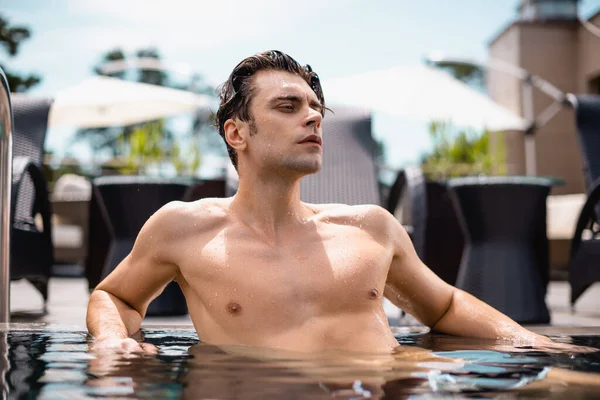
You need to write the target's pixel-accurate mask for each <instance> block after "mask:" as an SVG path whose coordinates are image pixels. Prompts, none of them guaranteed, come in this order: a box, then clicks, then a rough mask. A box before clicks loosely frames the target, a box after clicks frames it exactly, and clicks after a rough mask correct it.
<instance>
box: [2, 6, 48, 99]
mask: <svg viewBox="0 0 600 400" xmlns="http://www.w3.org/2000/svg"><path fill="white" fill-rule="evenodd" d="M30 36H31V32H30V30H29V29H28V28H26V27H24V26H14V25H10V23H9V21H8V20H7V19H6V18H4V17H2V16H0V45H1V46H2V47H3V48H4V50H6V52H7V53H8V55H9V56H10V57H14V56H16V55H17V54H18V52H19V47H20V46H21V44H22V43H23V41H24V40H27V39H29V37H30ZM0 68H2V69H3V70H4V73H5V75H6V79H7V80H8V87H9V88H10V90H11V92H25V91H27V90H28V89H30V88H32V87H33V86H35V85H37V84H38V83H40V82H41V80H42V79H41V78H40V77H39V76H38V75H20V74H18V73H16V72H13V71H9V70H7V69H6V67H4V66H3V65H0Z"/></svg>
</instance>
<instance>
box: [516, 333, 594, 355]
mask: <svg viewBox="0 0 600 400" xmlns="http://www.w3.org/2000/svg"><path fill="white" fill-rule="evenodd" d="M518 347H520V346H518ZM521 348H523V347H521ZM531 348H532V349H534V350H541V351H544V352H547V353H594V352H597V351H600V349H596V348H594V347H586V346H577V345H574V344H570V343H560V342H555V341H554V340H552V339H550V338H549V337H546V336H538V337H537V338H536V340H535V341H534V342H533V344H532V346H531ZM524 349H526V348H524Z"/></svg>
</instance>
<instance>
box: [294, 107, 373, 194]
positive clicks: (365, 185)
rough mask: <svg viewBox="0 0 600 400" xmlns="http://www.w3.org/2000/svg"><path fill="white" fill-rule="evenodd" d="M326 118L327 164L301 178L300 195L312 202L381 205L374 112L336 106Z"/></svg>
mask: <svg viewBox="0 0 600 400" xmlns="http://www.w3.org/2000/svg"><path fill="white" fill-rule="evenodd" d="M334 111H335V114H332V115H327V116H326V117H325V119H324V120H323V167H322V169H321V171H320V172H318V173H316V174H312V175H308V176H306V177H304V178H302V180H301V181H300V193H301V194H300V197H301V199H302V201H306V202H309V203H343V204H349V205H357V204H377V205H381V199H380V195H379V186H378V183H377V168H376V164H375V149H376V144H375V141H374V140H373V137H372V136H371V113H370V111H366V110H359V109H352V108H336V109H335V110H334Z"/></svg>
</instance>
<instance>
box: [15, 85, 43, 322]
mask: <svg viewBox="0 0 600 400" xmlns="http://www.w3.org/2000/svg"><path fill="white" fill-rule="evenodd" d="M11 100H12V108H13V117H14V135H13V138H14V140H13V177H12V179H13V183H12V193H11V198H12V206H11V242H10V243H11V245H10V256H11V261H10V273H11V279H12V280H16V279H22V278H26V279H27V280H28V281H29V282H31V284H33V286H35V288H36V289H37V290H39V292H40V293H41V294H42V297H43V299H44V311H45V306H46V302H47V300H48V279H49V278H50V275H51V269H52V263H53V254H52V251H53V250H52V227H51V224H50V218H51V207H50V201H49V198H48V188H47V185H46V180H45V178H44V174H43V172H42V162H43V155H44V154H43V153H44V151H43V150H44V142H45V139H46V131H47V125H48V113H49V110H50V105H51V104H52V101H51V100H48V99H34V98H31V97H28V96H25V95H18V94H13V95H12V99H11ZM38 214H39V215H40V216H41V221H42V226H41V227H40V226H38V224H36V215H38Z"/></svg>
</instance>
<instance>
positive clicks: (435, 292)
mask: <svg viewBox="0 0 600 400" xmlns="http://www.w3.org/2000/svg"><path fill="white" fill-rule="evenodd" d="M382 212H385V214H386V215H385V219H386V223H385V226H386V228H387V230H388V232H389V237H390V238H391V240H392V246H393V248H394V257H393V261H392V263H391V265H390V270H389V273H388V277H387V281H386V291H385V295H386V297H387V298H388V299H389V300H390V301H391V302H392V303H394V304H395V305H396V306H398V307H400V308H401V309H403V310H405V311H406V312H408V313H410V314H412V315H413V316H414V317H415V318H417V319H418V320H419V321H421V322H422V323H423V324H425V325H427V326H429V327H431V328H432V329H434V330H437V331H439V332H444V333H448V334H452V335H460V336H470V337H479V338H489V339H505V340H511V341H512V342H514V343H527V344H540V345H548V344H549V343H552V342H551V341H550V339H548V338H547V337H545V336H541V335H537V334H535V333H533V332H531V331H529V330H527V329H525V328H523V327H522V326H520V325H519V324H517V323H516V322H515V321H513V320H512V319H510V318H509V317H507V316H506V315H504V314H502V313H501V312H499V311H497V310H496V309H494V308H492V307H490V306H489V305H487V304H485V303H484V302H482V301H481V300H479V299H477V298H475V297H474V296H471V295H470V294H468V293H466V292H464V291H462V290H460V289H457V288H455V287H453V286H451V285H449V284H447V283H446V282H444V281H443V280H442V279H441V278H439V277H438V276H437V275H436V274H434V273H433V272H432V271H431V270H430V269H429V268H428V267H427V266H426V265H425V264H423V262H422V261H421V260H420V259H419V257H418V255H417V254H416V252H415V249H414V246H413V244H412V241H411V240H410V238H409V236H408V234H407V233H406V231H405V230H404V228H403V227H402V225H400V224H399V223H398V221H397V220H396V219H395V218H394V217H393V216H392V215H391V214H389V213H387V212H386V211H382Z"/></svg>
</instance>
